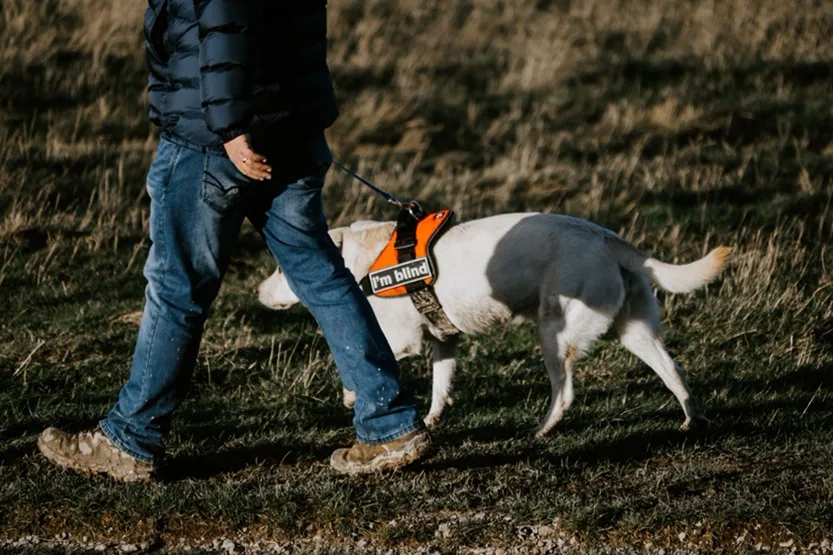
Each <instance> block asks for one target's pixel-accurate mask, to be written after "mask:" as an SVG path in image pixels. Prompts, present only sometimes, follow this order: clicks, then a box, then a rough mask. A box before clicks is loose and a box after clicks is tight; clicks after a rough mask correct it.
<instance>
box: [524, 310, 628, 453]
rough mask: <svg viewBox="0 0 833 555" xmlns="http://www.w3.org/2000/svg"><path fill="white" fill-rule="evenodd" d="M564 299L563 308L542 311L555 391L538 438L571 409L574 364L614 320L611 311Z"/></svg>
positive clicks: (542, 330)
mask: <svg viewBox="0 0 833 555" xmlns="http://www.w3.org/2000/svg"><path fill="white" fill-rule="evenodd" d="M561 302H562V303H563V305H564V306H563V308H560V309H558V310H554V311H553V310H551V309H550V310H541V311H539V313H540V314H539V323H538V328H539V333H540V337H541V350H542V352H543V355H544V364H545V366H546V367H547V373H548V374H549V378H550V386H551V389H552V391H551V398H550V407H549V410H548V411H547V415H546V417H545V418H544V420H543V421H542V422H541V424H540V425H539V426H538V428H537V429H536V430H535V435H536V436H538V437H541V436H543V435H544V434H546V433H547V432H549V431H550V430H551V429H552V427H553V426H555V425H556V424H557V423H558V422H559V421H560V420H561V419H562V418H563V416H564V412H565V411H566V410H567V409H568V408H570V405H571V404H572V402H573V398H574V393H573V365H574V363H575V361H576V360H577V359H578V358H579V356H581V354H582V353H583V352H584V351H585V350H587V348H588V347H590V345H591V344H592V343H593V342H594V341H595V340H596V339H598V338H599V337H600V336H601V335H602V334H603V333H604V332H605V331H607V329H608V328H609V327H610V324H611V322H612V321H613V318H612V317H611V316H610V315H609V314H608V313H607V311H601V312H600V311H598V310H595V309H591V308H590V307H588V306H587V305H586V304H584V302H583V301H581V300H579V299H564V298H562V299H561ZM617 304H618V303H617Z"/></svg>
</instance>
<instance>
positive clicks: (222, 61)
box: [194, 0, 252, 141]
mask: <svg viewBox="0 0 833 555" xmlns="http://www.w3.org/2000/svg"><path fill="white" fill-rule="evenodd" d="M194 4H195V8H196V15H197V20H198V21H199V28H200V97H201V101H202V111H203V115H204V116H205V121H206V124H207V125H208V128H209V129H211V130H212V131H214V132H215V133H217V134H218V135H219V136H220V137H221V138H222V139H223V141H230V140H231V139H233V138H235V137H237V136H239V135H242V134H243V133H245V132H246V128H247V126H248V125H249V123H250V121H251V118H252V115H251V112H252V109H251V104H250V97H251V90H250V80H249V78H248V70H249V67H248V66H249V62H250V61H249V28H250V21H249V17H250V15H249V13H250V12H249V4H250V2H249V0H195V2H194Z"/></svg>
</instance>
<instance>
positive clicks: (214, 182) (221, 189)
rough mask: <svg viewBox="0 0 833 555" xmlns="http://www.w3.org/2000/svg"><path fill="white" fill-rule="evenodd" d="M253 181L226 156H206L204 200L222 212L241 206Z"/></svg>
mask: <svg viewBox="0 0 833 555" xmlns="http://www.w3.org/2000/svg"><path fill="white" fill-rule="evenodd" d="M252 183H253V180H252V179H251V178H249V177H246V176H245V175H243V174H242V173H240V170H238V169H237V167H236V166H235V165H234V162H232V161H231V160H229V159H228V158H226V157H224V156H216V155H213V154H206V155H205V168H204V170H203V173H202V200H203V201H204V202H205V203H206V204H208V205H209V206H211V207H212V208H214V209H216V210H219V211H220V212H226V211H229V210H232V209H234V208H236V207H237V206H239V205H240V203H241V202H242V201H243V198H244V196H245V194H246V191H247V189H248V188H249V186H251V184H252Z"/></svg>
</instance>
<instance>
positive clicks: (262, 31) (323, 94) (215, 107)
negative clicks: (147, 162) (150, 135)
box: [144, 0, 338, 153]
mask: <svg viewBox="0 0 833 555" xmlns="http://www.w3.org/2000/svg"><path fill="white" fill-rule="evenodd" d="M144 30H145V39H146V46H147V56H148V66H149V68H150V82H149V93H150V114H151V121H153V122H154V123H156V124H157V125H159V126H160V127H161V128H162V135H163V136H166V137H168V138H171V139H173V140H179V141H180V142H185V143H188V144H192V145H195V146H198V147H207V148H208V149H209V150H212V151H216V152H219V153H222V151H223V149H222V144H223V143H224V142H226V141H228V140H230V139H233V138H235V137H237V136H239V135H241V134H243V133H249V134H250V136H251V137H252V143H253V145H255V147H256V148H257V144H258V143H262V142H276V141H278V142H279V141H281V140H289V137H293V139H294V140H297V139H298V136H299V135H300V136H304V135H309V136H313V135H315V134H320V132H321V131H322V130H323V129H325V128H327V127H329V126H330V125H332V123H333V121H334V120H335V118H336V116H337V115H338V108H337V105H336V100H335V93H334V92H333V85H332V80H331V77H330V71H329V68H328V67H327V61H326V54H327V2H326V0H301V1H289V0H149V1H148V9H147V11H146V13H145V26H144Z"/></svg>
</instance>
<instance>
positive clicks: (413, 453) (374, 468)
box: [333, 434, 432, 476]
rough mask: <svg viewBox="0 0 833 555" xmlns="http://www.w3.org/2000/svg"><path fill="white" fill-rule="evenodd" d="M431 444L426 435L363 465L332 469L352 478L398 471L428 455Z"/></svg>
mask: <svg viewBox="0 0 833 555" xmlns="http://www.w3.org/2000/svg"><path fill="white" fill-rule="evenodd" d="M431 447H432V444H431V439H430V437H429V436H428V435H427V434H426V435H424V436H420V437H418V438H414V439H413V440H411V442H409V443H407V444H405V445H404V446H403V447H402V449H400V450H397V451H392V452H389V453H384V454H382V455H379V456H377V457H376V458H374V459H372V460H371V461H370V462H368V463H365V464H351V465H348V466H346V467H344V468H336V467H335V466H333V469H334V470H335V471H336V472H339V473H341V474H347V475H350V476H354V475H356V474H372V473H374V472H381V471H386V470H390V471H394V470H399V469H400V468H403V467H405V466H408V465H409V464H412V463H415V462H416V461H417V460H419V459H420V458H422V457H423V456H425V455H426V454H428V452H429V451H430V450H431Z"/></svg>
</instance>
